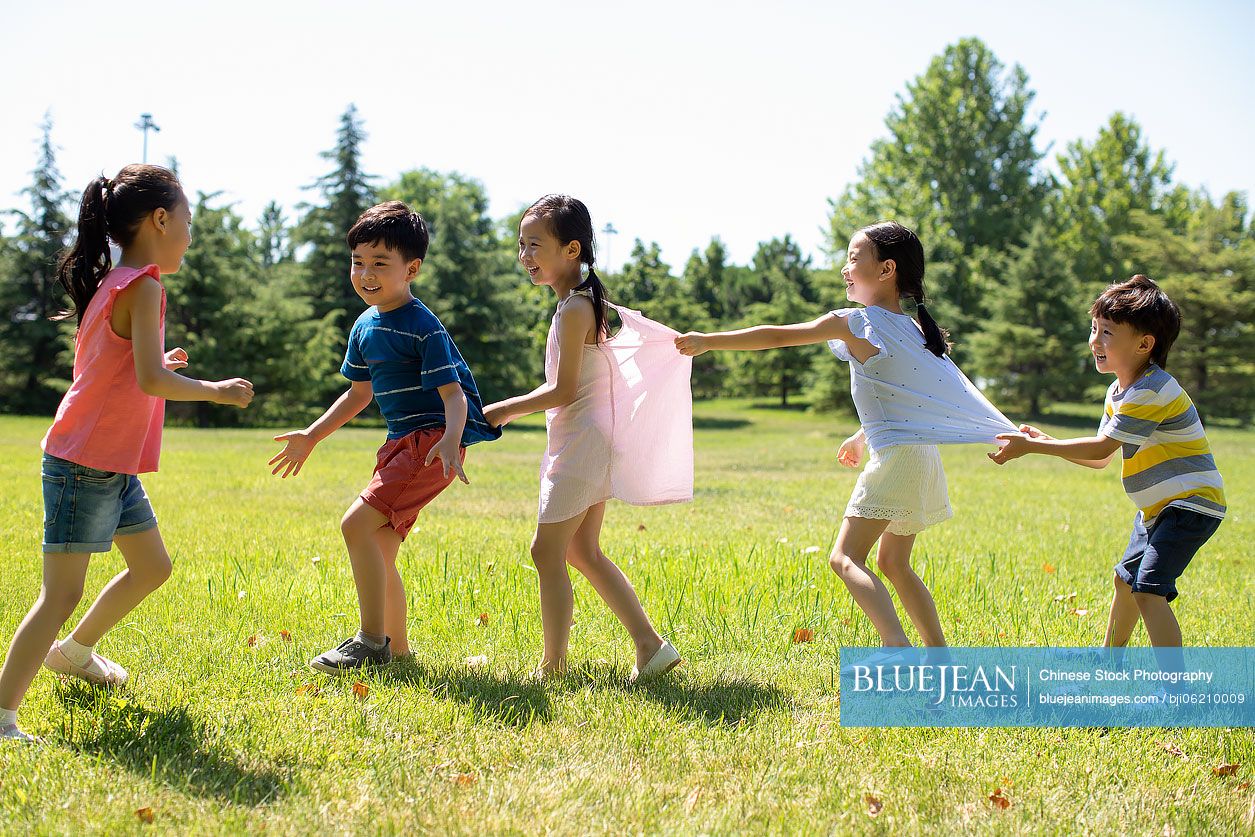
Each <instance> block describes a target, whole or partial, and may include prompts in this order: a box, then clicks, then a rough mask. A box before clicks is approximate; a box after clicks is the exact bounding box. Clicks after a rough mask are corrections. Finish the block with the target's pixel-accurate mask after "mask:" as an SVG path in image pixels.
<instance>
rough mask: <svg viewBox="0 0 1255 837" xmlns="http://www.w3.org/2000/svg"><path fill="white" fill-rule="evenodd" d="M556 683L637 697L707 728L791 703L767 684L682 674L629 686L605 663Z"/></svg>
mask: <svg viewBox="0 0 1255 837" xmlns="http://www.w3.org/2000/svg"><path fill="white" fill-rule="evenodd" d="M559 682H562V683H565V684H570V685H572V686H582V687H584V688H587V689H592V690H595V691H620V692H624V693H627V694H633V695H639V696H641V697H643V698H646V699H648V700H651V701H653V702H654V703H657V704H658V705H659V706H661V707H662V708H664V709H666V710H667V711H668V712H673V713H675V714H677V715H681V716H689V717H691V718H693V719H695V720H699V721H701V722H703V723H705V724H709V725H710V726H729V727H733V726H739V725H741V724H745V723H749V722H750V721H752V720H753V719H754V716H756V715H758V714H759V713H760V712H763V711H765V710H781V709H783V710H787V709H790V708H792V704H793V701H792V700H791V699H790V697H789V696H788V694H787V693H786V692H784V691H781V690H780V689H778V688H776V687H775V686H772V685H771V684H768V683H755V682H754V681H752V680H744V679H740V678H733V677H725V676H720V677H718V678H716V679H715V680H714V682H710V683H694V682H692V681H690V680H689V678H688V677H686V676H685V674H684V672H683V671H682V670H681V671H676V672H674V673H671V674H668V675H665V676H662V677H654V678H650V679H648V680H642V681H640V682H638V683H629V682H628V678H627V674H626V672H624V671H623V670H621V669H618V668H615V667H614V666H611V665H609V664H605V663H593V664H589V665H585V666H580V667H579V668H578V669H576V670H575V671H573V672H572V673H571V674H568V675H567V676H566V677H564V678H562V679H561V680H560V681H559Z"/></svg>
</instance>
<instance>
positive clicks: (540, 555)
mask: <svg viewBox="0 0 1255 837" xmlns="http://www.w3.org/2000/svg"><path fill="white" fill-rule="evenodd" d="M586 516H587V512H584V513H581V514H577V515H576V516H575V517H572V518H571V519H570V520H563V521H562V522H561V523H540V524H538V525H537V526H536V535H535V536H534V537H533V538H532V562H533V563H534V564H535V565H536V577H537V580H538V582H539V584H540V624H541V627H542V629H543V630H544V634H545V656H544V658H543V659H541V661H540V671H542V672H544V673H550V672H553V673H557V672H560V671H561V670H562V669H563V667H565V665H566V654H567V645H568V643H569V641H570V639H571V614H572V611H573V610H574V607H575V601H574V597H573V594H572V592H571V577H570V576H569V575H567V568H566V554H567V548H568V547H569V546H570V544H571V538H573V537H574V536H575V532H576V531H577V530H578V529H579V527H580V524H581V523H583V522H584V518H585V517H586Z"/></svg>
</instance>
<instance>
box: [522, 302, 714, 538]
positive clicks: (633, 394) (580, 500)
mask: <svg viewBox="0 0 1255 837" xmlns="http://www.w3.org/2000/svg"><path fill="white" fill-rule="evenodd" d="M581 293H583V292H581ZM583 295H587V294H583ZM568 298H569V297H568ZM564 302H565V301H564ZM562 304H563V303H560V304H559V305H558V310H557V311H555V312H554V315H553V320H552V321H551V322H550V325H549V337H548V339H547V341H546V343H545V380H546V382H548V383H550V384H552V383H554V382H556V381H557V377H558V354H559V352H558V337H557V329H556V328H555V326H556V325H557V320H558V313H559V312H560V311H561V310H562ZM609 307H611V308H613V309H614V310H615V311H616V312H617V313H618V314H619V319H620V320H621V321H622V327H621V328H620V329H619V332H618V334H616V335H615V336H614V337H612V338H610V339H609V340H605V341H603V342H601V343H598V344H596V345H589V344H585V345H584V346H583V347H582V351H583V352H584V358H583V361H582V362H581V364H580V378H579V383H578V386H577V388H576V394H575V400H573V401H572V402H571V403H570V404H567V405H566V406H565V407H555V408H553V409H550V410H546V411H545V427H546V431H547V435H548V444H547V446H546V449H545V455H544V458H543V459H542V460H541V464H540V516H539V520H540V522H541V523H558V522H560V521H563V520H569V519H571V518H572V517H575V516H576V515H578V514H580V513H582V512H584V511H585V510H587V509H588V508H589V507H591V506H594V505H596V504H598V503H602V502H605V501H606V500H608V499H610V498H611V497H614V498H616V499H619V500H623V501H624V502H627V503H631V504H633V505H638V506H649V505H661V504H663V503H680V502H686V501H688V500H692V499H693V396H692V391H691V389H690V378H691V376H692V370H693V361H692V358H688V357H685V356H684V355H681V354H680V353H679V352H678V351H677V350H676V348H675V343H674V342H673V341H674V339H675V337H676V336H677V332H676V331H674V330H672V329H670V328H667V327H666V326H664V325H662V324H661V323H656V322H654V321H653V320H650V319H648V318H647V317H643V316H641V313H640V312H639V311H633V310H631V309H628V308H622V307H620V306H618V305H610V306H609Z"/></svg>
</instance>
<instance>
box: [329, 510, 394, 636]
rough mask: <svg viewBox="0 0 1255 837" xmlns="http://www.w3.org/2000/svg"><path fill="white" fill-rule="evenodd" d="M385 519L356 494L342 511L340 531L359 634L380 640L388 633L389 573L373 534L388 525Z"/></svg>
mask: <svg viewBox="0 0 1255 837" xmlns="http://www.w3.org/2000/svg"><path fill="white" fill-rule="evenodd" d="M387 523H388V518H387V517H385V516H384V515H383V514H382V513H381V512H379V511H378V510H376V509H373V508H371V507H370V506H369V505H367V504H366V503H365V501H363V500H362V498H361V497H358V498H357V499H356V500H354V501H353V505H351V506H349V510H348V511H346V512H345V513H344V519H343V520H341V521H340V532H341V533H342V534H343V535H344V544H345V546H347V547H348V550H349V562H350V563H351V564H352V566H353V584H354V585H355V586H356V587H357V609H358V614H359V616H360V618H361V625H362V633H363V634H365V635H366V636H367V637H370V638H376V637H378V638H379V639H380V641H382V638H383V637H385V636H387V633H386V630H387V629H386V627H385V625H384V601H385V599H386V597H387V591H388V575H387V570H386V569H385V567H384V555H383V551H382V550H381V549H380V548H379V542H378V540H376V535H375V533H376V532H378V531H379V529H380V528H382V527H383V526H385V525H387Z"/></svg>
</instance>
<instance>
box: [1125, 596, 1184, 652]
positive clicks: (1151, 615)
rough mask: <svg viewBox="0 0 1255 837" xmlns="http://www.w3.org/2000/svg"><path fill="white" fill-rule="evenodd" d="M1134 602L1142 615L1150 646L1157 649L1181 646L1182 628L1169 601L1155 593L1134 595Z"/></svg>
mask: <svg viewBox="0 0 1255 837" xmlns="http://www.w3.org/2000/svg"><path fill="white" fill-rule="evenodd" d="M1133 600H1134V601H1135V602H1137V609H1138V611H1139V612H1140V613H1141V614H1142V623H1143V624H1145V625H1146V634H1147V636H1149V637H1150V644H1151V645H1154V646H1155V647H1157V648H1168V647H1174V648H1179V647H1180V646H1181V626H1180V624H1178V623H1177V616H1176V614H1175V613H1173V612H1172V606H1171V605H1170V604H1168V600H1167V599H1166V598H1165V597H1163V596H1160V595H1156V594H1155V593H1134V594H1133Z"/></svg>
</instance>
